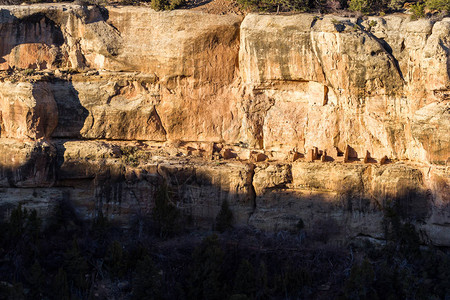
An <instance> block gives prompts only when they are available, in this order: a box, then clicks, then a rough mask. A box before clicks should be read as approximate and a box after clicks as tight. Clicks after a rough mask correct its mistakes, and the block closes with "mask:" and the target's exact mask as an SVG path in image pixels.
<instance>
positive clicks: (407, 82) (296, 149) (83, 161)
mask: <svg viewBox="0 0 450 300" xmlns="http://www.w3.org/2000/svg"><path fill="white" fill-rule="evenodd" d="M0 11H1V14H0V32H1V35H0V39H1V42H0V45H1V49H0V51H1V55H0V56H1V61H0V69H2V70H3V71H2V73H1V74H0V77H1V80H0V113H1V114H0V116H1V118H0V120H1V125H0V137H1V139H0V147H1V148H2V150H3V151H1V155H0V164H1V172H0V186H1V190H0V205H2V207H4V208H8V207H11V205H12V204H14V203H17V202H18V201H22V202H25V203H28V205H29V206H34V207H37V208H39V209H40V210H41V212H42V213H45V212H46V211H48V210H49V209H50V208H51V206H52V205H54V203H56V202H57V201H58V200H60V199H69V200H70V201H72V202H73V203H74V204H75V206H76V207H77V209H78V210H79V212H80V213H81V214H82V215H83V216H86V217H88V218H89V217H90V216H92V215H93V214H94V213H95V211H96V210H98V209H102V210H103V211H104V212H105V213H107V214H108V215H109V216H110V217H111V218H113V219H118V220H120V221H121V222H123V223H124V224H125V223H127V222H128V221H129V219H130V217H132V216H136V215H142V214H145V213H148V212H149V211H150V210H151V208H152V205H153V199H154V194H155V191H156V190H157V188H158V186H159V184H160V183H161V181H162V180H165V181H166V182H168V183H169V184H170V186H171V187H172V188H173V190H174V199H175V201H176V202H177V205H178V207H180V208H181V209H182V210H184V211H185V212H186V213H188V214H191V215H192V216H193V217H194V219H195V220H197V221H198V222H200V221H201V220H211V219H212V218H214V217H215V215H216V214H217V212H218V210H219V208H220V205H221V203H222V201H223V200H227V201H229V203H230V205H231V207H232V209H233V212H234V215H235V221H236V223H237V224H250V225H254V226H257V227H260V228H266V229H271V230H274V229H275V230H277V229H284V228H290V227H292V226H294V225H295V224H296V223H297V222H298V221H299V220H300V219H302V220H303V221H304V223H305V225H306V228H307V229H310V230H313V229H314V228H317V227H320V226H327V227H329V228H333V229H334V234H335V236H336V237H338V238H343V239H347V238H349V237H355V236H357V235H370V236H373V237H380V238H381V237H382V229H381V227H380V222H381V219H382V218H383V213H382V207H384V206H386V205H391V203H394V202H395V203H397V204H398V205H399V206H400V208H401V211H402V214H403V215H402V217H404V218H405V219H408V220H410V221H413V222H415V223H416V224H417V225H418V226H419V229H420V231H421V233H422V235H423V239H424V240H425V241H427V242H432V243H435V244H439V245H447V246H448V245H450V225H449V224H450V210H449V209H450V206H449V205H450V196H449V195H450V187H449V185H450V173H449V169H448V166H447V165H448V162H449V157H450V137H449V134H448V132H449V130H450V118H449V117H450V79H449V76H450V67H449V65H450V52H449V49H450V19H449V18H446V19H443V20H441V21H437V22H434V23H432V22H431V21H429V20H419V21H410V20H409V18H408V17H407V16H403V15H394V16H385V17H370V18H369V19H367V20H363V19H352V18H341V17H336V16H314V15H309V14H301V15H291V16H277V15H258V14H250V15H247V16H246V17H245V18H243V17H240V16H235V15H224V16H219V15H210V14H203V13H199V12H193V11H181V10H180V11H172V12H155V11H153V10H151V9H147V8H143V7H107V8H97V7H81V6H76V5H67V4H58V5H56V4H55V5H53V4H45V5H44V4H41V5H32V6H4V7H0ZM4 213H6V214H7V213H8V210H7V209H6V210H4ZM324 224H325V225H324Z"/></svg>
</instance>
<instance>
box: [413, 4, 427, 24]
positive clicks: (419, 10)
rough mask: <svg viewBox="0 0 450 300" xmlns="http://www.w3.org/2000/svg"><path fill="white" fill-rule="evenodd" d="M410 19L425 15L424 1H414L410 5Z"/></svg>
mask: <svg viewBox="0 0 450 300" xmlns="http://www.w3.org/2000/svg"><path fill="white" fill-rule="evenodd" d="M411 12H412V16H411V19H412V20H417V19H420V18H424V17H425V4H424V3H419V2H417V3H414V4H413V5H411Z"/></svg>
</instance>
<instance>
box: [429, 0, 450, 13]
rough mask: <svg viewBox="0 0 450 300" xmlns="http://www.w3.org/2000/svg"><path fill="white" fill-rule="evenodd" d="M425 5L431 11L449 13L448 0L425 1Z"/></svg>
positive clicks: (449, 4)
mask: <svg viewBox="0 0 450 300" xmlns="http://www.w3.org/2000/svg"><path fill="white" fill-rule="evenodd" d="M425 5H426V7H427V8H429V9H431V10H438V11H450V1H449V0H427V1H426V2H425Z"/></svg>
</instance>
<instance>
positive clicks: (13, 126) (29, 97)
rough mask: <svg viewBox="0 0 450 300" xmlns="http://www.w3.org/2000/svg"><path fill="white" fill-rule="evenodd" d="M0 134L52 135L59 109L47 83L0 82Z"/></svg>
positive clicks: (10, 136)
mask: <svg viewBox="0 0 450 300" xmlns="http://www.w3.org/2000/svg"><path fill="white" fill-rule="evenodd" d="M0 111H1V121H2V123H1V132H0V134H1V137H8V138H17V139H40V138H47V137H50V136H51V134H52V132H53V130H54V129H55V127H56V125H57V124H58V109H57V106H56V102H55V100H54V98H53V94H52V92H51V90H50V88H49V85H48V84H47V83H46V82H38V83H29V82H20V83H12V82H3V83H0Z"/></svg>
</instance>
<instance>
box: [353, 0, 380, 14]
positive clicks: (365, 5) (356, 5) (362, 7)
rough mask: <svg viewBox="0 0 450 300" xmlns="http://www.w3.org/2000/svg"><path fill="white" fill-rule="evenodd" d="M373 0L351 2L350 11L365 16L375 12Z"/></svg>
mask: <svg viewBox="0 0 450 300" xmlns="http://www.w3.org/2000/svg"><path fill="white" fill-rule="evenodd" d="M373 7H374V5H373V3H372V0H350V2H349V9H350V10H352V11H359V12H362V13H363V14H367V13H369V12H371V11H373Z"/></svg>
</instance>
